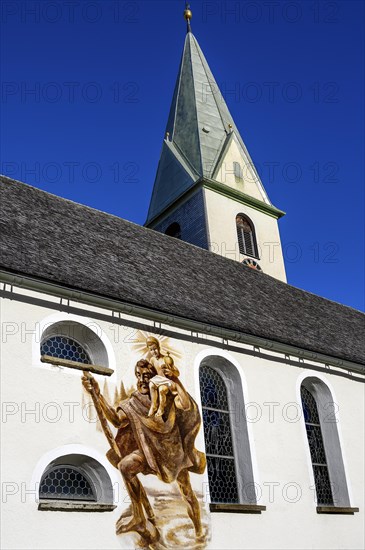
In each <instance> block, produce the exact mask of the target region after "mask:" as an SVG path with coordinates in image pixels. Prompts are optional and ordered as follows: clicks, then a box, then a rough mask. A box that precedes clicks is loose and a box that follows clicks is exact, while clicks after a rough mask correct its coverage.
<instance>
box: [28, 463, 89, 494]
mask: <svg viewBox="0 0 365 550" xmlns="http://www.w3.org/2000/svg"><path fill="white" fill-rule="evenodd" d="M39 498H41V499H52V500H58V499H64V500H87V501H90V500H91V501H94V502H95V501H96V494H95V489H94V487H93V484H92V482H91V480H89V479H88V478H87V476H86V475H85V473H83V472H81V471H80V470H78V469H76V468H74V467H71V466H56V467H54V468H52V469H50V470H48V471H47V472H46V473H45V474H44V475H43V477H42V480H41V484H40V489H39Z"/></svg>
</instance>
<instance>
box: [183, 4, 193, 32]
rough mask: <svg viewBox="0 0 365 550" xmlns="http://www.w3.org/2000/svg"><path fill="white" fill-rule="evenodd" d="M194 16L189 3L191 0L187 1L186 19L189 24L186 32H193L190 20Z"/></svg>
mask: <svg viewBox="0 0 365 550" xmlns="http://www.w3.org/2000/svg"><path fill="white" fill-rule="evenodd" d="M192 17H193V14H192V11H191V9H190V4H189V2H185V11H184V19H185V21H186V24H187V30H186V32H191V25H190V21H191V18H192Z"/></svg>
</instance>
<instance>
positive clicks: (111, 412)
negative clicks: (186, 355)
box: [82, 332, 210, 550]
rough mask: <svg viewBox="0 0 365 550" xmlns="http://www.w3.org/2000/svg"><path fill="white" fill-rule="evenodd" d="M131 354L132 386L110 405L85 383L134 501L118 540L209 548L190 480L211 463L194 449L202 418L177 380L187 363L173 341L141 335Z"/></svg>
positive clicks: (87, 377)
mask: <svg viewBox="0 0 365 550" xmlns="http://www.w3.org/2000/svg"><path fill="white" fill-rule="evenodd" d="M131 351H132V353H134V356H135V357H136V359H137V360H136V362H135V363H134V364H133V369H134V387H131V388H129V389H128V390H127V391H126V390H125V389H124V386H122V388H123V389H122V391H121V396H120V397H121V399H120V400H119V402H116V403H114V404H113V406H112V405H111V404H110V402H109V399H108V396H107V395H105V394H104V395H103V393H104V392H101V390H100V386H99V384H98V382H97V381H96V380H95V378H94V377H93V376H92V375H91V374H90V373H89V372H88V373H86V372H85V373H84V376H83V378H82V383H83V386H84V388H85V390H86V391H87V392H88V393H89V394H90V395H91V397H92V399H93V401H94V405H95V408H96V410H97V412H98V416H99V420H100V424H101V427H102V429H103V431H104V433H105V435H106V436H107V439H108V441H109V445H110V450H109V451H108V452H107V457H108V459H109V461H110V462H111V463H112V464H113V466H114V467H115V468H117V469H118V470H119V472H120V474H121V477H122V480H123V483H124V486H125V488H126V491H127V493H128V496H129V498H128V502H129V503H130V504H129V505H128V506H126V508H125V509H124V510H123V512H122V515H121V517H120V518H119V519H118V520H117V523H116V534H117V535H120V536H123V537H126V538H127V537H128V542H127V540H125V543H127V544H128V547H131V546H132V547H136V546H137V547H144V548H153V549H156V550H158V549H159V548H182V547H188V548H205V546H206V542H207V540H208V538H209V531H210V529H209V525H208V516H207V514H206V513H205V508H204V505H203V498H202V494H201V492H199V491H196V490H194V489H193V487H192V483H191V474H192V473H193V474H200V475H201V474H203V473H204V472H205V469H206V457H205V454H204V453H203V452H201V451H199V450H197V449H196V447H195V439H196V436H197V434H198V432H199V429H200V426H201V416H200V413H199V410H198V406H197V404H196V403H195V401H194V399H193V398H192V396H191V395H190V394H189V393H188V391H187V390H186V389H185V387H184V385H183V383H182V381H181V378H180V371H179V369H178V367H177V364H176V363H178V362H181V361H182V360H183V358H182V357H181V354H180V353H179V352H178V351H177V349H173V347H171V345H170V344H169V339H168V338H164V337H156V336H153V335H150V334H146V333H143V332H139V333H138V337H137V339H136V340H135V342H134V343H133V344H132V349H131ZM109 424H111V425H112V426H114V428H116V429H117V431H116V435H115V436H114V435H113V434H112V431H111V429H110V427H109ZM156 478H157V479H156ZM151 479H152V483H151ZM161 482H162V483H161ZM123 545H124V544H123Z"/></svg>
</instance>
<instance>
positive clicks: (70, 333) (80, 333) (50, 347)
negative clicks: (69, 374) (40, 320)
mask: <svg viewBox="0 0 365 550" xmlns="http://www.w3.org/2000/svg"><path fill="white" fill-rule="evenodd" d="M93 326H94V325H93ZM95 327H96V332H95V331H94V330H91V328H90V327H88V326H86V325H84V324H82V323H77V322H76V321H59V322H56V323H53V324H51V325H49V326H48V327H47V328H46V330H45V331H44V332H43V334H42V338H41V344H40V354H41V355H48V356H51V357H57V358H59V359H67V360H69V361H76V362H78V363H84V364H90V363H94V364H96V365H101V366H104V367H108V363H109V361H108V354H107V351H106V348H105V346H104V344H103V342H102V340H101V338H100V337H99V336H98V334H97V332H98V327H97V326H96V325H95Z"/></svg>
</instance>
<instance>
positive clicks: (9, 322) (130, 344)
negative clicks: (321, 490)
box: [1, 224, 364, 550]
mask: <svg viewBox="0 0 365 550" xmlns="http://www.w3.org/2000/svg"><path fill="white" fill-rule="evenodd" d="M233 226H234V224H233ZM34 294H35V293H34ZM38 297H41V295H38ZM43 298H44V299H45V300H47V301H48V300H49V297H48V296H43ZM72 306H74V307H79V308H80V313H81V314H80V315H77V314H75V313H72V315H70V314H67V313H64V312H62V313H61V312H57V310H55V308H54V307H48V306H47V307H45V306H44V305H40V304H39V303H37V301H36V300H35V302H34V303H32V304H26V303H21V302H19V301H17V300H16V299H14V300H12V301H10V300H2V302H1V314H2V330H3V335H2V343H3V345H2V351H1V382H2V401H3V409H2V413H3V414H2V438H3V441H4V442H6V444H5V446H3V447H2V449H3V453H2V508H3V519H4V521H3V526H4V527H3V546H4V548H8V549H23V548H24V549H25V548H27V549H28V548H29V549H30V548H34V549H35V548H37V549H46V548H50V549H54V550H56V549H57V550H59V549H61V548H62V549H63V548H69V549H71V548H73V549H76V548H77V549H84V548H85V549H86V548H92V549H95V550H96V549H105V548H108V549H109V548H110V549H112V548H133V547H134V542H135V540H136V539H134V538H133V537H131V536H127V535H121V536H116V535H115V522H116V520H117V519H118V517H119V516H120V514H121V513H122V512H123V511H124V510H125V509H126V508H127V507H128V505H129V502H128V498H127V493H126V490H125V488H124V486H123V484H122V483H121V481H120V477H119V472H118V471H117V470H116V469H114V468H113V467H112V466H111V465H110V464H109V463H108V461H107V459H106V458H105V452H106V451H107V450H108V444H107V441H106V439H105V436H104V435H103V434H102V432H101V431H100V430H98V429H97V427H96V423H95V421H94V420H95V414H94V413H93V409H92V407H91V406H90V398H89V397H88V396H87V395H86V394H85V392H83V390H82V389H81V383H80V373H76V371H73V370H71V369H65V368H64V369H60V368H55V367H51V366H45V365H44V364H43V363H41V362H40V361H39V357H38V355H37V353H38V352H37V350H38V351H39V344H40V342H37V341H36V339H37V334H38V339H39V338H41V334H42V332H43V330H44V328H45V326H46V324H47V323H48V322H49V321H50V320H54V321H55V322H60V321H64V320H66V319H69V320H71V321H74V322H78V323H81V324H83V325H85V326H92V325H94V330H95V333H96V334H97V335H98V336H99V337H100V338H101V341H102V342H103V344H104V345H105V347H106V349H107V350H108V358H109V366H110V365H113V368H115V375H114V379H111V380H110V379H109V380H108V390H109V394H110V398H111V400H113V394H114V391H115V388H117V387H119V385H120V382H121V381H122V380H123V382H124V386H125V388H126V389H128V388H129V387H130V386H132V385H133V384H134V383H135V378H134V365H135V363H136V360H138V359H139V358H140V356H141V354H140V351H139V348H138V346H136V340H138V333H139V331H140V330H144V332H143V334H147V333H150V334H152V333H154V332H155V330H156V329H155V330H154V329H153V328H152V323H150V322H149V321H148V320H146V324H147V325H149V326H150V327H151V330H146V327H144V328H143V327H142V328H141V329H139V328H138V326H137V325H139V324H141V323H142V322H143V320H141V319H137V318H133V317H131V316H130V317H129V321H131V322H133V323H135V324H136V327H131V326H128V324H127V322H126V324H125V325H119V324H118V323H117V322H113V318H112V316H111V313H110V312H108V311H107V310H104V311H103V313H104V314H105V315H109V316H110V321H107V320H100V313H101V310H100V311H98V315H97V314H96V309H95V308H94V309H93V308H88V307H86V306H82V304H76V303H73V304H72ZM55 307H56V306H55ZM82 307H84V309H85V311H84V313H82V309H81V308H82ZM39 327H40V331H39V332H38V333H37V331H38V330H39ZM34 330H35V331H36V332H35V333H32V332H30V331H34ZM170 330H173V328H171V327H170ZM162 333H163V331H162V332H161V334H162ZM179 334H180V336H179ZM157 335H158V334H157ZM186 336H187V333H186V332H185V333H184V332H183V331H179V330H176V331H175V336H174V337H171V338H170V341H171V346H172V347H173V348H174V349H175V350H176V351H177V353H178V356H179V359H178V368H179V369H180V372H181V380H182V382H183V383H184V385H185V387H186V389H187V390H188V391H189V393H190V394H191V395H192V396H193V397H194V398H195V400H196V401H197V403H198V404H199V406H200V405H201V401H200V392H199V374H198V371H199V365H200V363H201V361H202V360H203V359H207V358H208V357H209V356H213V355H215V356H216V355H219V356H221V357H224V358H225V359H227V360H228V361H230V362H231V363H232V365H233V366H234V367H235V368H236V369H237V371H238V372H239V375H240V379H241V382H242V387H243V394H244V398H245V408H244V410H238V419H237V421H238V422H241V421H242V422H243V421H244V418H245V416H246V417H247V424H248V437H249V442H250V451H251V460H252V469H253V477H254V482H255V484H256V489H257V496H258V501H257V504H258V505H264V506H266V511H263V512H262V513H261V514H242V513H208V520H207V521H208V524H207V525H210V529H211V540H210V542H209V544H208V546H207V547H208V548H211V549H214V550H216V549H218V548H219V549H224V548H226V549H231V548H240V549H242V548H247V549H251V548H257V549H259V548H260V549H266V548H267V549H276V548H277V549H282V548H285V549H286V548H288V549H289V548H297V549H302V548H318V549H323V550H324V549H332V548H333V549H335V548H336V549H337V548H351V549H357V548H361V547H362V541H363V522H362V513H361V512H362V511H363V509H364V508H363V507H364V502H363V494H362V487H363V484H364V474H363V460H364V457H363V448H362V447H361V441H362V438H363V433H364V414H363V412H364V411H363V407H364V395H363V387H362V384H361V383H359V382H356V381H354V380H349V379H347V378H345V377H343V376H339V375H338V374H336V375H335V374H332V373H331V372H330V371H329V372H326V373H324V374H323V372H322V371H317V370H316V368H317V367H320V368H322V369H323V366H322V367H321V366H320V365H317V366H316V365H313V367H316V368H308V365H305V364H303V363H299V362H298V364H297V366H293V365H290V364H287V363H286V362H285V358H284V357H283V356H281V357H280V356H279V355H278V354H270V353H269V352H265V353H263V354H259V355H257V354H256V355H255V353H254V351H253V350H252V347H249V346H242V352H238V351H232V350H227V349H222V348H220V347H216V345H212V344H213V343H214V341H215V342H216V343H217V339H214V338H210V337H209V338H208V337H207V342H206V343H202V342H196V341H194V338H190V339H188V340H187V339H184V338H185V337H186ZM278 359H280V361H278ZM305 367H306V368H305ZM304 368H305V370H304ZM306 376H318V377H319V378H321V380H323V381H324V382H325V383H326V384H327V385H328V387H329V388H330V391H331V394H332V396H333V398H334V400H335V402H336V403H338V407H339V408H338V413H337V414H336V420H338V422H337V425H338V430H339V435H340V442H341V447H342V455H343V459H344V464H345V471H346V477H347V483H348V488H349V493H350V499H351V506H358V507H360V513H359V514H355V515H350V516H344V515H319V514H317V513H316V504H315V498H314V496H315V492H314V483H313V475H312V474H311V471H312V470H311V462H310V456H309V452H308V443H307V440H306V432H305V427H304V422H303V418H302V415H301V408H300V399H299V395H300V394H299V388H300V383H301V381H302V380H303V378H304V377H306ZM99 379H101V377H99ZM100 382H101V389H102V391H103V389H104V381H103V380H100ZM88 414H91V416H92V421H91V422H90V421H89V420H88ZM113 430H114V429H113ZM196 447H197V448H198V449H199V450H202V451H204V450H205V445H204V436H203V430H202V429H201V430H200V433H199V435H198V437H197V440H196ZM68 451H70V452H73V453H76V454H78V453H79V454H86V455H89V456H91V457H93V458H95V459H96V460H97V461H98V462H100V463H101V464H102V465H103V466H104V467H105V469H106V471H107V472H108V475H109V476H110V479H111V482H112V484H113V487H114V488H115V489H116V492H115V494H114V498H115V501H116V502H118V506H117V508H116V509H115V510H114V511H113V512H108V513H98V512H82V513H81V512H72V513H71V512H50V511H39V510H38V506H37V502H36V498H35V495H34V490H35V487H34V485H35V484H36V482H37V481H39V479H40V477H41V475H42V470H44V468H45V467H46V465H47V461H51V460H53V459H54V458H55V457H56V455H57V453H58V452H59V453H61V454H62V453H64V454H68ZM239 458H240V457H238V460H239ZM191 477H192V482H193V487H194V490H195V491H197V492H199V493H201V494H202V500H203V501H204V502H203V505H204V507H205V510H207V509H208V504H209V502H208V500H209V498H208V478H207V473H206V472H205V474H203V475H195V474H193V475H192V476H191ZM141 478H142V479H143V483H144V484H146V487H147V490H153V491H154V492H157V493H158V492H159V491H161V492H163V491H164V489H165V488H166V484H163V483H162V482H158V481H157V480H156V478H155V477H154V476H141ZM26 491H33V493H30V494H27V493H26Z"/></svg>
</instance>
